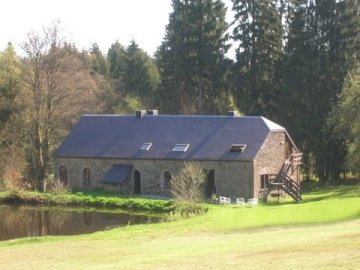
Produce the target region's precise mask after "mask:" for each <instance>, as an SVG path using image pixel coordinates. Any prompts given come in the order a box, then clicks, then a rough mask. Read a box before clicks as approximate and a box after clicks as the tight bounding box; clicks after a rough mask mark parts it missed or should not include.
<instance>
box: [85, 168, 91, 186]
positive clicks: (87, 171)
mask: <svg viewBox="0 0 360 270" xmlns="http://www.w3.org/2000/svg"><path fill="white" fill-rule="evenodd" d="M83 184H84V186H90V185H91V173H90V169H89V168H85V169H84V172H83Z"/></svg>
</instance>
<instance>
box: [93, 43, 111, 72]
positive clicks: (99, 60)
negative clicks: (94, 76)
mask: <svg viewBox="0 0 360 270" xmlns="http://www.w3.org/2000/svg"><path fill="white" fill-rule="evenodd" d="M90 56H91V62H92V69H93V70H94V71H95V72H97V73H98V74H100V75H108V74H109V66H108V63H107V61H106V59H105V57H104V55H103V54H102V52H101V50H100V48H99V45H98V44H97V43H94V44H93V45H92V48H91V50H90Z"/></svg>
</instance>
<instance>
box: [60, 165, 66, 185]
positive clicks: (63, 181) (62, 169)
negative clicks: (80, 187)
mask: <svg viewBox="0 0 360 270" xmlns="http://www.w3.org/2000/svg"><path fill="white" fill-rule="evenodd" d="M59 180H60V183H61V184H63V185H64V186H67V170H66V168H65V166H61V167H60V169H59Z"/></svg>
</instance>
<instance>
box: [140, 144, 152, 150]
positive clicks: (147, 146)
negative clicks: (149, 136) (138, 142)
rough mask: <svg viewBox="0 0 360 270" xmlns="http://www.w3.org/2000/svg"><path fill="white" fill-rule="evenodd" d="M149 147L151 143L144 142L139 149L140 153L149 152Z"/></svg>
mask: <svg viewBox="0 0 360 270" xmlns="http://www.w3.org/2000/svg"><path fill="white" fill-rule="evenodd" d="M151 146H152V143H151V142H146V143H144V144H143V145H142V146H141V147H140V151H149V149H150V148H151Z"/></svg>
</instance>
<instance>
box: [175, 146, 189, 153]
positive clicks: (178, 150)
mask: <svg viewBox="0 0 360 270" xmlns="http://www.w3.org/2000/svg"><path fill="white" fill-rule="evenodd" d="M189 146H190V145H189V144H175V146H174V147H173V149H172V151H173V152H186V150H188V148H189Z"/></svg>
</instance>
